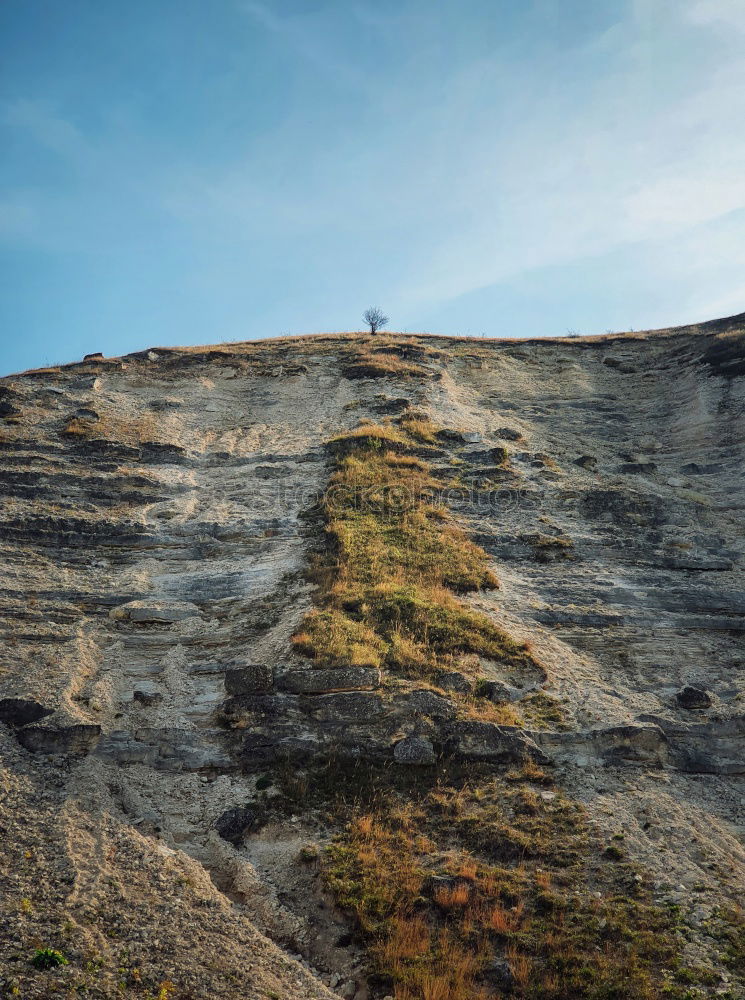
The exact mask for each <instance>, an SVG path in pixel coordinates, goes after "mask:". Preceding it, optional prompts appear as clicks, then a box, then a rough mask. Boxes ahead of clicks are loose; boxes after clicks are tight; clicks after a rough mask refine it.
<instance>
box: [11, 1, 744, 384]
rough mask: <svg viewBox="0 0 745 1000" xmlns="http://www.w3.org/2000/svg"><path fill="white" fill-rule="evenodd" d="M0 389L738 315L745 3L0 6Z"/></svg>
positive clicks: (15, 3) (34, 3)
mask: <svg viewBox="0 0 745 1000" xmlns="http://www.w3.org/2000/svg"><path fill="white" fill-rule="evenodd" d="M0 37H2V46H3V52H4V55H3V62H2V67H1V68H0V143H1V147H0V148H2V157H1V159H0V324H1V325H0V372H9V371H14V370H20V369H22V368H26V367H33V366H39V365H43V364H47V363H56V362H61V361H67V360H74V359H76V358H78V357H80V356H82V354H83V353H86V352H89V351H97V350H100V351H103V352H104V353H106V354H120V353H124V352H126V351H131V350H137V349H140V348H143V347H147V346H152V345H156V344H194V343H214V342H218V341H222V340H238V339H252V338H258V337H271V336H278V335H281V334H287V333H311V332H316V331H325V330H348V329H355V328H359V326H360V325H361V321H360V314H361V312H362V310H363V309H364V308H365V307H366V306H368V305H372V304H379V305H381V306H382V307H383V308H384V309H385V311H386V312H387V313H388V315H389V316H390V317H391V323H390V327H391V329H396V330H407V331H420V330H425V331H430V332H439V333H453V334H474V335H477V336H478V335H481V334H482V333H485V334H487V335H488V336H529V335H556V334H563V333H565V332H566V331H567V330H569V329H572V330H579V331H581V332H585V333H602V332H604V331H605V330H606V329H615V330H620V329H629V328H631V327H633V328H636V329H643V328H648V327H654V326H662V325H670V324H674V323H682V322H689V321H695V320H700V319H707V318H713V317H715V316H721V315H728V314H731V313H734V312H740V311H742V310H745V129H744V128H743V124H744V122H745V114H744V113H745V60H744V59H743V58H742V52H743V50H744V46H745V2H743V0H593V2H588V0H524V2H521V3H516V2H514V0H435V2H432V0H361V2H357V0H327V2H322V0H273V2H272V0H128V2H127V3H122V2H119V0H65V2H64V3H61V2H60V0H3V2H2V4H0Z"/></svg>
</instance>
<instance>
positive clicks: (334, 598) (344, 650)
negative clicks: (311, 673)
mask: <svg viewBox="0 0 745 1000" xmlns="http://www.w3.org/2000/svg"><path fill="white" fill-rule="evenodd" d="M432 433H433V430H432V427H431V426H430V425H429V424H428V423H426V422H425V421H422V420H418V421H416V426H414V427H412V426H411V421H408V422H407V420H406V419H403V420H402V421H401V426H400V427H398V428H396V427H392V426H386V425H373V424H363V425H361V426H360V427H358V428H356V429H355V430H352V431H350V432H348V433H346V434H343V435H340V436H338V437H336V438H334V439H333V440H332V441H330V442H329V448H330V450H331V452H332V454H333V455H334V456H335V471H334V473H333V475H332V477H331V481H330V484H329V487H328V490H327V491H326V494H325V496H324V499H323V503H322V507H323V514H324V519H325V528H326V533H327V536H328V541H329V546H328V549H327V553H328V554H327V555H326V556H325V557H324V558H323V559H322V560H321V561H320V563H319V565H318V566H317V567H316V571H315V578H316V580H317V581H318V582H319V584H320V587H319V592H318V607H317V608H316V609H315V610H314V611H312V612H311V613H310V614H309V615H308V616H307V617H306V619H305V621H304V622H303V624H302V627H301V629H300V630H299V631H298V632H297V633H296V635H295V636H294V639H293V642H294V645H295V648H296V649H297V650H298V651H299V652H301V653H303V654H304V655H306V656H309V657H311V658H312V659H313V660H314V661H315V663H316V664H317V665H318V666H321V667H334V666H348V665H350V664H351V665H355V666H373V667H384V668H385V669H386V670H388V671H390V672H391V673H393V674H398V675H401V676H406V677H422V678H426V677H428V676H431V675H432V674H433V673H434V672H435V671H436V670H438V669H442V668H443V667H448V666H452V664H453V663H454V662H456V661H457V659H458V657H462V656H463V655H464V654H476V655H477V656H483V657H486V658H489V659H494V660H499V661H501V662H503V663H506V664H512V665H515V666H524V665H530V664H532V663H533V662H534V660H533V657H532V654H531V653H530V650H529V648H528V647H527V646H526V645H525V644H524V643H520V642H518V641H516V640H515V639H513V638H512V637H511V636H510V635H509V634H507V633H506V632H505V631H504V630H503V629H500V628H499V627H498V626H497V625H496V624H495V623H494V622H493V621H492V620H491V619H490V618H488V617H487V616H486V615H483V614H480V613H479V612H477V611H474V610H472V609H471V608H468V607H467V606H466V605H464V604H463V603H462V602H461V601H460V600H458V597H457V596H456V595H458V594H466V593H469V592H473V591H477V590H482V589H494V588H496V587H498V586H499V582H498V580H497V578H496V577H495V575H494V573H493V572H492V571H491V570H490V569H489V566H488V557H487V555H486V553H485V552H484V550H483V549H481V548H480V547H479V546H477V545H475V544H474V543H473V542H471V541H470V540H469V539H468V537H467V536H466V534H465V533H464V532H463V530H462V529H461V528H460V527H458V525H457V524H456V523H455V522H454V520H453V518H452V516H451V515H450V513H449V512H448V510H447V509H446V508H444V507H442V506H440V505H438V504H436V503H435V502H433V496H432V494H433V492H434V490H435V489H436V488H437V487H438V485H439V484H438V482H437V480H436V478H435V477H434V475H433V473H432V470H431V468H430V465H429V464H428V463H427V462H426V461H424V460H423V459H422V458H419V457H417V456H416V455H413V454H411V451H413V450H415V448H416V446H417V443H418V441H420V440H421V439H422V437H423V436H425V435H427V436H429V435H431V434H432ZM414 434H416V437H415V436H414Z"/></svg>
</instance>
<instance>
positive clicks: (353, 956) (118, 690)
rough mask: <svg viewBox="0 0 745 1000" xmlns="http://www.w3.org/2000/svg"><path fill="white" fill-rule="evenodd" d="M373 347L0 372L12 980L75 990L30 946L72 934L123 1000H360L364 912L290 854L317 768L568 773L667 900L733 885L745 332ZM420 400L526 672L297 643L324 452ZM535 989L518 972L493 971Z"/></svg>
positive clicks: (316, 536)
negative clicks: (128, 996) (332, 899)
mask: <svg viewBox="0 0 745 1000" xmlns="http://www.w3.org/2000/svg"><path fill="white" fill-rule="evenodd" d="M362 348H364V351H368V350H369V349H371V348H370V344H369V343H368V342H367V341H365V342H364V343H362V342H361V341H360V338H359V337H357V336H356V335H343V336H342V335H340V336H338V337H315V338H302V339H297V340H281V341H267V342H261V343H244V344H231V345H224V346H218V347H212V348H194V349H191V348H182V349H181V348H158V349H156V350H153V351H143V352H139V353H137V354H133V355H130V356H127V357H124V358H99V357H92V358H89V359H87V360H86V361H84V362H82V363H76V364H72V365H67V366H63V367H55V368H48V369H44V370H40V371H35V372H27V373H24V374H22V375H17V376H12V377H9V378H7V379H4V380H2V381H0V491H2V494H3V504H2V507H1V509H0V557H1V558H2V560H3V573H2V581H3V585H2V589H1V591H0V631H1V632H2V637H3V648H2V657H1V658H0V792H1V793H2V797H3V806H2V816H0V826H1V827H2V831H0V832H2V835H3V842H4V844H7V845H8V857H7V860H5V859H4V860H3V861H0V881H3V891H2V892H0V993H3V995H4V993H5V992H7V993H8V995H10V993H11V991H12V990H14V989H15V988H16V980H18V983H19V984H20V985H18V989H19V991H20V994H21V995H23V996H24V997H26V996H27V997H29V998H33V1000H35V998H41V997H44V996H47V995H51V994H50V992H49V991H50V990H51V989H52V986H54V990H53V992H55V993H57V992H59V993H60V995H61V994H62V992H63V987H64V988H65V990H67V989H68V987H69V983H68V982H67V981H65V980H63V979H59V981H57V980H54V981H53V979H52V978H49V979H47V980H44V981H43V982H42V980H41V978H40V977H38V976H36V978H33V977H34V975H36V974H35V973H33V974H32V972H30V971H29V969H31V966H30V964H29V963H28V962H26V961H25V956H26V953H27V952H28V950H29V949H31V951H32V952H33V948H34V947H36V946H37V945H35V944H34V943H33V942H37V941H43V942H44V943H46V942H47V941H48V942H50V945H51V944H54V943H55V942H57V941H58V940H60V938H59V935H60V934H62V929H63V928H65V927H69V926H74V927H75V928H76V930H75V934H74V935H73V941H72V943H71V944H70V945H69V946H68V947H69V949H70V952H71V957H72V962H71V965H72V966H73V967H74V968H75V969H76V970H78V971H80V970H83V968H84V966H85V962H86V961H89V959H90V956H91V955H101V957H102V959H103V962H104V964H103V966H102V967H101V968H102V971H101V972H100V976H99V979H98V980H97V981H96V984H95V989H96V990H98V991H99V992H98V993H97V995H100V996H103V997H114V996H117V995H119V994H118V992H117V991H118V989H119V986H118V982H119V978H118V973H117V970H118V969H119V968H120V965H121V959H120V952H121V949H122V948H123V947H124V946H126V949H127V952H128V955H129V956H130V958H129V961H130V962H131V966H132V967H133V968H137V969H139V970H140V973H138V974H141V975H142V976H143V977H147V984H148V985H147V989H148V990H149V991H150V993H151V994H152V995H157V991H158V988H159V984H160V983H161V982H163V981H165V980H171V979H172V980H173V981H177V985H178V990H179V991H180V993H182V994H183V995H184V996H185V997H186V996H193V997H217V996H219V997H224V998H226V1000H239V998H241V1000H243V998H249V1000H259V998H265V997H267V996H275V997H278V998H280V1000H295V998H297V997H303V998H308V1000H322V998H331V997H332V996H334V995H338V991H337V993H336V994H334V993H332V992H331V991H330V989H329V988H328V985H327V983H328V982H330V981H331V978H332V977H331V975H330V974H328V971H326V972H325V973H324V974H325V975H326V981H325V982H323V981H322V979H321V975H322V973H321V972H320V971H319V970H333V975H334V976H336V977H337V978H336V979H335V980H334V981H335V982H336V983H337V986H338V990H340V991H342V992H343V995H345V996H349V997H350V998H354V997H356V998H357V1000H367V998H368V997H369V996H370V992H369V989H368V986H369V984H368V982H367V979H366V974H365V970H364V962H363V960H362V958H361V957H360V955H359V954H358V953H356V952H355V951H354V947H352V946H349V947H347V948H340V947H336V945H335V944H334V942H336V941H337V940H338V939H340V938H343V937H344V935H347V937H350V938H351V936H353V935H352V933H351V932H352V928H350V926H349V924H348V922H345V921H347V918H346V916H344V915H343V914H336V913H331V908H330V907H328V906H327V900H326V899H325V898H324V897H323V895H322V893H321V892H320V890H319V889H318V884H317V883H316V882H313V881H312V880H313V878H315V877H316V875H317V871H316V872H315V873H313V872H310V869H312V868H313V865H308V864H307V863H306V864H305V865H304V867H302V873H300V872H301V870H300V868H299V867H298V865H297V864H296V858H297V857H298V854H299V852H300V851H301V848H302V847H303V845H304V844H307V843H308V842H313V843H317V844H319V845H320V847H323V846H326V845H327V844H328V842H329V839H330V836H331V831H330V830H329V829H328V828H327V827H325V826H324V823H325V820H324V812H323V810H322V809H319V808H317V803H315V802H314V801H313V799H312V795H311V794H310V791H308V786H309V775H316V776H317V775H321V776H322V778H323V780H324V781H325V782H326V784H327V786H328V787H331V788H334V787H335V785H336V783H337V782H339V781H341V776H342V775H349V774H350V773H351V774H352V776H353V777H352V779H351V780H352V782H354V780H355V779H354V776H355V775H356V773H357V771H356V770H355V769H356V768H361V766H362V765H374V766H375V767H376V768H379V770H380V773H382V774H388V773H390V774H393V775H395V780H397V781H399V782H406V781H409V782H412V783H414V784H416V783H418V782H420V781H421V780H423V779H424V778H426V776H427V774H428V773H430V772H428V771H427V768H431V769H432V772H431V773H435V772H436V770H437V768H440V767H445V766H448V767H453V768H455V769H458V770H459V771H460V773H462V774H464V775H468V774H469V773H470V771H471V770H473V769H475V768H479V769H483V770H485V771H487V772H488V771H489V769H490V768H491V769H495V770H499V773H500V774H508V773H510V772H511V771H515V772H520V773H524V774H527V775H529V776H530V775H534V776H536V777H535V778H534V779H530V780H535V782H536V791H535V794H536V795H552V794H553V793H552V792H549V791H547V790H546V789H544V788H543V787H542V786H541V785H540V783H539V782H540V777H539V775H540V769H545V770H548V769H550V770H551V773H552V775H554V776H555V778H556V781H557V783H558V784H560V785H561V786H562V787H563V788H564V789H565V790H567V791H568V792H570V793H571V795H572V796H573V797H574V798H575V799H578V800H580V801H581V802H582V803H583V804H584V806H585V808H586V810H587V812H588V814H589V816H590V819H591V820H592V822H593V823H594V824H595V826H596V827H597V829H598V830H599V832H600V833H601V834H602V835H603V836H605V837H606V838H607V839H608V842H610V839H611V838H612V837H613V836H614V835H617V834H623V846H624V852H626V853H627V854H628V856H629V858H631V859H633V861H634V862H635V863H637V864H639V865H640V866H641V867H642V868H643V870H644V871H645V872H647V876H646V877H647V879H648V882H649V884H650V885H652V886H653V887H654V889H655V892H657V893H658V894H659V897H660V899H663V900H664V901H665V902H666V903H670V904H671V905H672V904H674V905H676V906H677V905H681V906H683V907H685V906H686V905H688V903H689V902H690V900H691V898H692V897H693V896H694V895H695V897H696V899H695V900H694V902H695V903H696V905H697V906H699V907H703V908H704V910H705V912H706V913H712V912H714V911H715V910H716V908H717V907H720V906H725V905H729V904H730V903H732V902H737V901H738V900H740V899H741V898H742V895H743V892H745V850H743V832H744V831H745V796H743V792H742V780H743V775H745V722H744V721H743V719H744V717H743V704H745V646H744V645H743V638H744V635H745V572H744V566H745V534H744V533H743V530H742V524H743V511H745V481H744V476H743V469H745V318H744V317H734V318H733V319H731V320H726V321H724V320H723V321H717V322H716V323H712V324H703V325H701V326H697V327H690V328H685V329H680V330H667V331H657V332H654V333H649V334H629V335H625V336H624V335H617V336H616V335H614V336H610V337H600V338H594V339H590V338H577V339H574V338H573V339H571V340H566V339H563V340H542V341H523V342H519V343H517V342H512V341H494V342H492V341H487V340H478V341H475V340H458V339H455V338H437V339H435V338H427V337H400V338H399V337H392V338H390V343H389V344H388V345H387V348H386V349H387V350H388V352H389V354H390V355H391V357H395V358H396V359H397V360H399V361H403V362H406V364H409V363H411V364H412V369H411V371H410V372H409V373H408V374H401V373H400V372H399V373H398V374H397V373H396V366H395V365H393V366H390V365H389V366H388V367H386V366H383V365H380V364H379V363H370V362H369V361H365V362H364V363H360V362H359V355H360V353H361V350H362ZM404 367H405V366H404ZM407 410H411V411H418V412H426V413H427V414H428V415H429V417H430V418H431V421H432V422H433V424H434V425H435V426H436V427H437V428H439V431H438V433H437V434H435V435H434V436H433V437H432V439H431V440H430V441H428V442H421V446H419V445H418V446H417V450H416V452H415V453H413V454H414V457H418V456H422V457H425V458H426V461H427V462H428V463H429V464H430V466H431V469H432V474H433V476H435V477H436V480H437V483H438V484H440V486H439V487H438V491H437V495H436V497H435V500H436V502H437V503H439V504H441V506H442V507H443V508H447V509H448V511H449V514H450V516H452V517H453V518H454V519H455V520H456V521H457V523H458V524H460V526H461V527H463V528H464V529H465V530H466V532H467V533H468V534H469V535H470V536H471V537H472V538H473V539H474V540H475V541H476V542H477V543H478V544H479V545H480V546H481V547H482V548H483V549H484V550H486V552H487V553H488V555H489V559H490V561H491V563H492V564H493V568H494V571H495V573H496V575H497V576H498V577H499V580H500V582H501V586H500V588H499V589H497V590H493V591H488V592H479V593H476V594H472V595H468V596H466V597H465V598H464V600H465V601H467V602H468V603H469V604H470V606H472V607H473V608H474V609H475V610H477V611H479V612H480V613H482V614H484V615H487V616H489V617H491V618H492V619H493V620H494V621H495V622H497V623H498V624H499V625H500V627H503V628H504V629H505V630H507V631H508V632H509V633H510V634H512V635H514V637H515V638H516V639H517V640H519V641H526V642H529V643H530V644H531V650H532V654H533V656H534V663H533V665H532V666H529V665H526V666H520V667H515V666H514V665H510V664H509V663H507V662H502V661H500V660H499V658H498V657H496V656H495V658H494V659H487V658H484V657H476V656H473V655H471V654H463V655H462V656H460V655H454V656H453V657H452V663H450V662H448V663H447V664H446V666H447V669H442V670H439V671H436V672H433V673H431V674H426V673H423V674H422V675H421V676H418V675H416V672H415V671H411V672H410V673H409V674H406V675H400V676H392V675H391V674H390V672H389V671H388V669H387V668H386V666H385V663H383V666H382V669H378V668H377V667H370V666H359V665H357V664H356V663H347V664H345V663H342V664H340V665H339V666H336V667H332V668H326V667H322V668H321V669H319V665H317V664H315V663H314V662H313V661H311V660H309V659H305V658H303V657H302V656H301V655H299V653H298V652H297V651H296V647H293V643H292V637H293V635H294V634H295V633H296V632H297V631H298V629H299V628H300V626H301V623H302V621H303V619H304V617H305V615H306V614H307V612H308V611H309V610H310V609H311V608H312V607H313V606H314V602H316V601H317V600H318V597H317V589H316V585H315V583H314V582H313V581H312V579H309V574H308V572H307V571H308V567H309V565H311V564H312V562H313V557H314V554H317V553H318V551H319V550H321V549H322V547H323V545H324V544H326V542H325V540H324V536H323V531H322V527H321V525H320V519H319V513H318V511H319V501H320V499H321V497H322V495H323V491H324V490H325V489H326V487H327V485H328V482H329V476H330V475H331V472H332V467H333V463H334V461H336V460H338V458H339V456H335V455H334V454H332V453H331V452H330V451H329V449H328V447H327V442H328V441H329V440H330V439H333V438H334V436H336V435H339V434H340V433H342V432H343V431H345V430H350V429H352V428H353V427H356V426H357V425H358V423H359V421H360V420H368V421H371V422H374V423H377V422H381V421H384V420H385V419H386V418H391V419H392V420H394V421H395V420H396V419H397V418H398V417H400V416H401V414H403V413H405V412H406V411H407ZM357 662H364V663H371V662H372V663H377V660H375V659H372V660H370V659H365V660H362V659H360V660H359V661H357ZM511 712H514V713H515V716H514V719H513V721H514V722H515V724H513V723H512V722H510V724H504V723H503V722H502V721H501V720H502V719H503V718H506V719H508V720H509V719H511V718H513V717H512V716H510V714H509V713H511ZM499 713H502V714H499ZM518 721H521V725H518V724H517V722H518ZM417 768H420V770H417ZM408 769H411V771H409V770H408ZM288 789H290V790H291V791H292V792H293V795H294V798H292V801H293V802H297V801H305V802H306V803H307V808H306V807H305V806H303V808H302V809H298V808H296V807H293V809H294V811H293V809H291V808H290V807H289V806H287V802H288V801H290V797H289V795H288ZM303 795H305V796H306V798H305V800H303ZM263 810H266V812H265V813H264V812H263ZM259 816H261V819H260V820H259V819H258V818H257V817H259ZM264 820H266V822H264ZM27 852H31V853H30V854H28V853H27ZM3 866H5V867H3ZM316 867H317V866H316ZM303 880H304V881H303ZM681 886H683V887H684V889H685V892H683V890H681V888H680V887H681ZM693 887H695V893H693V892H692V891H691V890H692V888H693ZM676 892H677V893H679V894H680V895H681V896H682V897H683V898H682V899H681V900H676V899H673V898H672V897H673V895H675V893H676ZM666 894H667V895H666ZM24 899H30V900H32V901H33V907H34V916H33V919H32V917H31V916H30V915H29V914H28V913H26V914H22V913H21V911H19V906H20V901H21V900H24ZM321 903H322V904H323V906H321V905H320V904H321ZM19 914H21V915H19ZM701 919H702V920H703V918H701ZM319 921H321V922H323V921H326V922H325V923H324V929H323V933H322V934H319V933H317V932H316V929H315V925H316V924H317V923H318V922H319ZM335 921H336V922H335ZM691 926H692V927H693V929H692V930H690V935H691V941H692V942H693V944H692V947H693V945H694V944H695V942H696V941H697V940H701V941H702V940H703V938H704V936H705V935H703V934H699V932H698V931H696V930H695V927H696V926H697V925H695V923H694V924H692V925H691ZM319 942H320V943H319ZM324 942H325V943H324ZM329 942H331V943H329ZM298 955H299V956H301V960H298V958H297V957H296V956H298ZM18 956H21V958H19V957H18ZM695 958H696V956H695V955H694V957H693V959H692V960H691V962H690V964H691V965H696V960H695ZM302 959H304V960H305V963H306V964H303V961H302ZM7 969H10V970H11V971H10V972H6V970H7ZM66 974H67V973H66ZM45 975H48V976H49V977H53V976H54V975H56V973H52V972H50V973H45ZM60 975H61V974H60ZM81 975H82V972H81ZM510 975H511V973H510V969H509V966H508V965H505V964H504V962H502V960H501V958H499V957H498V956H497V958H496V959H495V962H494V963H493V964H492V965H491V966H489V967H488V968H486V969H485V971H484V982H485V984H486V985H487V986H488V987H489V988H492V989H495V990H502V991H507V990H508V989H511V988H512V984H511V982H510V978H509V977H510ZM143 981H144V980H143ZM50 984H52V985H50ZM378 985H379V986H380V989H379V990H378V992H379V993H380V995H381V996H383V995H385V991H384V984H383V983H382V982H381V983H379V984H378ZM389 986H390V984H388V986H385V989H388V987H389ZM58 987H59V988H58ZM377 988H378V987H374V989H377ZM44 990H46V991H47V992H46V993H45V992H42V991H44ZM144 990H145V987H144V986H143V991H144ZM381 990H382V991H383V992H381ZM390 992H392V990H390Z"/></svg>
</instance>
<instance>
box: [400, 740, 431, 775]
mask: <svg viewBox="0 0 745 1000" xmlns="http://www.w3.org/2000/svg"><path fill="white" fill-rule="evenodd" d="M393 759H394V760H395V762H396V763H397V764H406V765H409V766H412V765H413V766H415V767H422V766H427V765H429V764H434V762H435V759H436V758H435V748H434V747H433V746H432V744H431V743H430V741H429V740H428V739H425V737H423V736H407V737H405V738H404V739H402V740H399V741H398V743H396V745H395V746H394V748H393Z"/></svg>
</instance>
